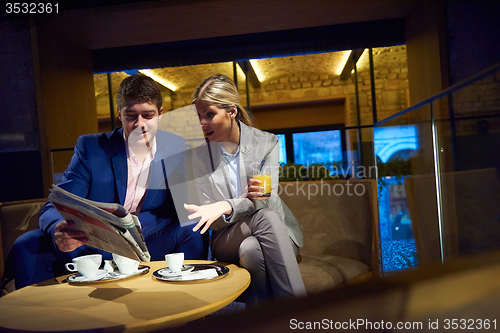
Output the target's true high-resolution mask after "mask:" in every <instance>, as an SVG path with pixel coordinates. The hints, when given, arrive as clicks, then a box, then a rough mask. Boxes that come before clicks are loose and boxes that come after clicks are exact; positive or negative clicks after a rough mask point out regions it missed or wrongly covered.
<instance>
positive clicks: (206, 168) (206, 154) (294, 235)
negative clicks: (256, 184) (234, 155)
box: [193, 122, 303, 247]
mask: <svg viewBox="0 0 500 333" xmlns="http://www.w3.org/2000/svg"><path fill="white" fill-rule="evenodd" d="M239 126H240V129H241V136H240V154H239V164H240V183H241V188H242V189H243V191H244V194H243V195H242V196H241V197H239V198H232V197H231V190H230V187H229V183H228V181H229V178H228V173H227V163H226V159H225V158H224V156H223V155H222V150H221V147H220V144H219V143H217V142H211V143H208V144H207V143H204V144H202V145H200V146H199V147H197V148H195V150H194V154H193V173H194V176H195V183H196V187H197V190H198V196H199V198H200V201H201V202H200V204H207V203H212V202H217V201H223V200H226V201H227V202H229V204H231V206H232V208H233V215H232V217H231V219H229V220H228V221H226V220H225V219H223V218H219V219H218V220H217V221H215V222H214V223H213V224H212V226H211V228H210V229H212V230H219V229H221V228H225V227H227V226H228V225H229V224H231V223H235V222H238V221H239V220H240V219H242V218H244V217H247V216H251V215H252V214H253V213H255V211H257V210H258V209H261V208H266V207H267V208H271V209H273V210H275V211H276V212H277V213H278V214H279V215H280V216H281V219H282V220H283V221H284V223H285V225H286V226H287V228H288V235H289V236H290V238H291V239H292V240H293V242H294V243H295V244H296V245H297V246H298V247H302V245H303V238H302V229H301V226H300V224H299V221H297V219H296V218H295V216H294V215H293V213H292V212H291V211H290V209H289V208H288V207H287V206H286V205H285V203H284V202H283V201H282V200H281V198H280V197H279V196H278V182H279V144H278V138H277V137H276V136H275V135H274V134H271V133H268V132H264V131H261V130H259V129H256V128H254V127H250V126H247V125H245V124H243V123H241V122H239ZM209 147H210V148H209ZM210 155H211V156H210ZM263 160H266V164H268V165H270V166H271V184H272V186H273V187H274V189H273V190H272V192H271V197H270V198H269V199H267V200H263V201H259V200H255V201H252V200H250V199H248V198H246V197H245V194H246V193H247V191H248V189H247V185H248V180H249V179H250V178H252V176H253V175H254V174H257V173H258V170H259V167H260V165H261V162H262V161H263ZM211 161H212V162H213V169H212V163H211ZM213 170H215V171H213Z"/></svg>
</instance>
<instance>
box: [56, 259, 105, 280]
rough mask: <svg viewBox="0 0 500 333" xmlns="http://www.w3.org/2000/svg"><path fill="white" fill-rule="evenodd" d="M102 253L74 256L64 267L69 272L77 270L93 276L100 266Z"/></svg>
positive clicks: (82, 273) (84, 274)
mask: <svg viewBox="0 0 500 333" xmlns="http://www.w3.org/2000/svg"><path fill="white" fill-rule="evenodd" d="M101 262H102V255H100V254H89V255H86V256H81V257H76V258H74V259H73V262H69V263H67V264H66V265H65V266H66V269H67V270H68V271H70V272H78V273H80V274H81V275H83V276H86V277H95V276H96V275H97V271H98V270H99V266H101Z"/></svg>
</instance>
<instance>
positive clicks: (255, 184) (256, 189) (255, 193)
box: [246, 178, 274, 200]
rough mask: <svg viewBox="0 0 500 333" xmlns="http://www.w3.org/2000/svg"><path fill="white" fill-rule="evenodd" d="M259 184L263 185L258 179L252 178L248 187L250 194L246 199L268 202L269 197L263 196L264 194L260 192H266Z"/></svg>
mask: <svg viewBox="0 0 500 333" xmlns="http://www.w3.org/2000/svg"><path fill="white" fill-rule="evenodd" d="M259 184H262V182H261V181H260V180H258V179H254V178H250V179H249V180H248V186H247V189H248V192H247V194H246V197H247V198H248V199H252V200H267V199H268V198H269V197H263V196H262V195H263V194H264V193H262V192H260V191H264V187H262V186H259ZM273 189H274V187H271V190H273Z"/></svg>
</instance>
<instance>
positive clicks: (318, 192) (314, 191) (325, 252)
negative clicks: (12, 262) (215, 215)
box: [0, 180, 379, 294]
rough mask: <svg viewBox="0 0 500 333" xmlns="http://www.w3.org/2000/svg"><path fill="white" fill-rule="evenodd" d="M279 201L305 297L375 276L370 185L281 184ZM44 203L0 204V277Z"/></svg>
mask: <svg viewBox="0 0 500 333" xmlns="http://www.w3.org/2000/svg"><path fill="white" fill-rule="evenodd" d="M358 194H360V195H358ZM280 196H281V197H282V198H283V200H284V201H285V203H286V204H287V205H288V207H289V208H290V209H291V210H292V212H293V213H294V214H295V216H296V217H297V219H298V220H299V221H300V222H301V224H302V227H303V234H304V247H303V248H302V249H301V251H300V256H299V260H300V263H299V267H300V271H301V273H302V276H303V278H304V283H305V285H306V289H307V291H308V293H310V294H311V293H318V292H320V291H323V290H325V289H329V288H333V287H336V286H339V285H342V284H344V283H346V282H349V281H353V279H360V278H366V277H368V276H371V275H372V273H375V275H376V274H378V267H379V262H378V258H379V256H378V252H379V250H378V241H377V239H378V222H377V213H376V212H377V210H376V181H375V180H349V181H347V180H333V181H323V182H322V181H306V182H284V183H280ZM45 201H46V199H36V200H28V201H17V202H9V203H4V204H0V233H1V238H0V241H1V244H0V245H1V249H2V251H1V252H0V274H3V268H4V260H5V257H6V256H7V254H8V252H9V250H10V248H11V247H12V244H13V243H14V241H15V240H16V238H17V237H19V236H20V235H21V234H23V233H24V232H26V231H28V230H32V229H36V228H38V211H39V210H40V208H41V207H42V206H43V204H44V203H45Z"/></svg>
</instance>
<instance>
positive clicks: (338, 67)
mask: <svg viewBox="0 0 500 333" xmlns="http://www.w3.org/2000/svg"><path fill="white" fill-rule="evenodd" d="M337 53H338V54H339V61H338V62H337V63H336V64H335V69H334V71H333V72H334V74H335V75H340V74H342V70H343V69H344V67H346V66H347V61H348V60H349V56H350V55H351V53H352V50H350V51H339V52H337Z"/></svg>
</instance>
